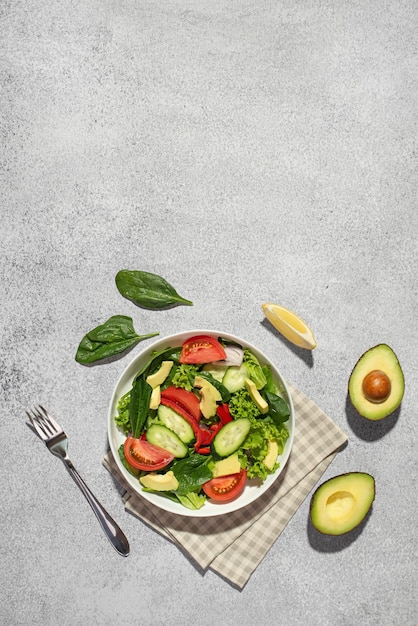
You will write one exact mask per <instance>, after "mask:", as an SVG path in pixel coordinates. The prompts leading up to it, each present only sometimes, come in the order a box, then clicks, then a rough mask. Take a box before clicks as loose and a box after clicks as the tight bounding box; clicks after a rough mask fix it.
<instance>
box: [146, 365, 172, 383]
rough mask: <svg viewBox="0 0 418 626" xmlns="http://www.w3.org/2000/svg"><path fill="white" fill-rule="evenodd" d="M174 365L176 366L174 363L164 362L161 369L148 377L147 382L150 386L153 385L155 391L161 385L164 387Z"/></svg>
mask: <svg viewBox="0 0 418 626" xmlns="http://www.w3.org/2000/svg"><path fill="white" fill-rule="evenodd" d="M173 365H174V361H163V362H162V363H161V366H160V368H159V369H158V370H157V371H156V372H155V373H154V374H150V375H149V376H147V378H146V382H147V383H148V384H149V385H151V387H152V388H153V389H154V387H158V386H159V385H162V384H163V382H164V381H165V379H166V378H167V376H168V375H169V373H170V370H171V368H172V367H173Z"/></svg>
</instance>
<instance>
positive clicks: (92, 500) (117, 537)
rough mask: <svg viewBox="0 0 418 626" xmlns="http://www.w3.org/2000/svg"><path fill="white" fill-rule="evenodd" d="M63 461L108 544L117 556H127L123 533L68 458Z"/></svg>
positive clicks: (127, 551) (127, 547)
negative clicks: (92, 512)
mask: <svg viewBox="0 0 418 626" xmlns="http://www.w3.org/2000/svg"><path fill="white" fill-rule="evenodd" d="M63 461H64V463H65V466H66V468H67V469H68V471H69V473H70V476H71V477H72V478H73V479H74V482H75V483H76V485H78V487H79V488H80V490H81V492H82V493H83V495H84V496H85V498H86V500H87V502H88V503H89V504H90V506H91V508H92V509H93V511H94V514H95V515H96V517H97V519H98V520H99V523H100V525H101V527H102V528H103V530H104V532H105V534H106V536H107V538H108V539H109V541H110V543H111V544H112V545H113V547H114V548H115V550H116V551H117V552H119V554H121V555H122V556H128V554H129V543H128V540H127V538H126V537H125V535H124V533H123V531H122V530H121V529H120V528H119V526H118V525H117V524H116V522H115V520H114V519H113V518H112V517H111V516H110V515H109V513H108V512H107V511H106V509H104V508H103V506H102V505H101V504H100V502H99V501H98V499H97V498H96V496H94V495H93V494H92V492H91V491H90V489H89V488H88V487H87V485H86V483H85V482H84V480H83V479H82V478H81V476H80V474H79V473H78V472H77V470H76V469H75V467H74V465H73V464H72V462H71V461H70V460H69V459H68V458H67V459H63Z"/></svg>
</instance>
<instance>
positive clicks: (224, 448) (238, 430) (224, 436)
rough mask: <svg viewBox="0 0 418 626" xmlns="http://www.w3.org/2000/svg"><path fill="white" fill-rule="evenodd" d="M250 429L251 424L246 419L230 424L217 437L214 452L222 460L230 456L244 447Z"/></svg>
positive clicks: (213, 447) (213, 444)
mask: <svg viewBox="0 0 418 626" xmlns="http://www.w3.org/2000/svg"><path fill="white" fill-rule="evenodd" d="M250 428H251V422H250V420H249V419H247V418H246V417H240V418H239V419H237V420H233V421H232V422H228V423H227V424H225V426H223V427H222V428H221V430H220V431H219V432H218V433H217V434H216V435H215V438H214V440H213V441H212V451H213V452H214V453H215V454H216V455H217V456H218V457H221V458H224V457H226V456H230V455H231V454H233V453H234V452H236V451H237V450H238V448H240V447H241V446H242V444H243V443H244V441H245V439H246V437H247V435H248V433H249V431H250Z"/></svg>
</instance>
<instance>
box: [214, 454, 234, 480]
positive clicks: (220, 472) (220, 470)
mask: <svg viewBox="0 0 418 626" xmlns="http://www.w3.org/2000/svg"><path fill="white" fill-rule="evenodd" d="M240 471H241V463H240V462H239V458H238V452H235V454H231V456H227V457H226V459H221V460H220V461H216V462H215V464H214V466H213V470H212V473H213V477H214V478H219V477H220V476H230V475H231V474H238V473H239V472H240Z"/></svg>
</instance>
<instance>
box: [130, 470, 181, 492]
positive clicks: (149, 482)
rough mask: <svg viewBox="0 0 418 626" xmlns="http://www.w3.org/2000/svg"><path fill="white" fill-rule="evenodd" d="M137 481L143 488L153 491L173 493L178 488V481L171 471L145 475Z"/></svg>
mask: <svg viewBox="0 0 418 626" xmlns="http://www.w3.org/2000/svg"><path fill="white" fill-rule="evenodd" d="M139 480H140V482H141V483H142V484H143V485H144V487H146V488H147V489H153V490H154V491H175V490H176V489H177V488H178V486H179V483H178V480H177V478H176V477H175V476H174V472H173V471H172V470H170V471H168V472H166V473H165V474H154V473H153V472H152V473H151V474H145V476H141V478H140V479H139Z"/></svg>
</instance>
